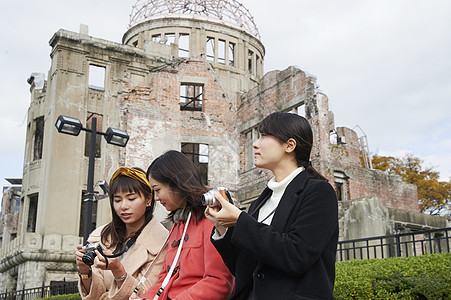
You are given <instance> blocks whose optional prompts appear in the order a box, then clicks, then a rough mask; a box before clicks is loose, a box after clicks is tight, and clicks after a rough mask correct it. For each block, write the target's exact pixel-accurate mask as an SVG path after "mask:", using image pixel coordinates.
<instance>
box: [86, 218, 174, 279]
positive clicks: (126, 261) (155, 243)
mask: <svg viewBox="0 0 451 300" xmlns="http://www.w3.org/2000/svg"><path fill="white" fill-rule="evenodd" d="M104 227H105V225H103V226H100V227H98V228H97V229H96V230H94V231H93V232H92V233H91V235H90V237H89V242H91V243H97V242H100V233H101V232H102V229H103V228H104ZM167 235H168V233H167V230H166V229H165V228H164V227H163V226H162V225H161V224H160V223H159V222H158V221H157V220H156V218H155V216H154V217H153V218H152V220H150V222H149V223H148V224H147V225H146V226H145V227H144V228H143V230H142V231H141V233H140V235H139V236H138V238H137V239H136V242H135V244H134V246H133V247H132V248H131V249H130V250H129V251H128V252H127V254H126V255H125V256H124V258H123V259H122V261H121V262H122V264H123V265H124V267H125V268H126V270H127V272H129V273H130V274H133V273H134V272H135V271H136V270H137V269H138V268H140V267H141V266H142V264H143V262H145V261H147V259H148V256H149V254H150V255H152V256H154V257H155V256H156V255H157V253H158V251H159V250H160V248H161V246H162V245H163V243H164V242H165V241H166V237H167ZM102 247H104V248H105V246H104V245H102ZM113 250H114V249H108V251H109V252H112V251H113Z"/></svg>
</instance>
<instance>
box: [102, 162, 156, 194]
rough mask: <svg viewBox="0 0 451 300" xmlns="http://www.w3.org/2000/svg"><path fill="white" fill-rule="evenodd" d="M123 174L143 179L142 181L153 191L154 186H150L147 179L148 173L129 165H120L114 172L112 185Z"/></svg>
mask: <svg viewBox="0 0 451 300" xmlns="http://www.w3.org/2000/svg"><path fill="white" fill-rule="evenodd" d="M121 175H124V176H127V177H130V178H133V179H136V180H139V181H141V182H142V183H144V184H145V185H147V186H148V187H149V188H150V190H151V191H152V187H151V186H150V183H149V181H148V180H147V177H146V174H144V172H141V171H139V170H136V169H132V168H127V167H120V168H119V169H117V170H116V172H114V174H113V176H111V183H110V185H112V184H113V182H114V181H115V180H116V179H117V178H118V177H119V176H121Z"/></svg>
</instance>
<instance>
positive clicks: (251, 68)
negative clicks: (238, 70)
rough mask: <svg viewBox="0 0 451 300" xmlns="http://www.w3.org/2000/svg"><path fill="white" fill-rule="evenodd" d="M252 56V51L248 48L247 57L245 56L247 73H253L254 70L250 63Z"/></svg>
mask: <svg viewBox="0 0 451 300" xmlns="http://www.w3.org/2000/svg"><path fill="white" fill-rule="evenodd" d="M253 56H254V52H252V51H251V50H249V52H248V58H247V70H248V71H249V73H250V74H251V75H253V74H254V71H253V65H252V59H253Z"/></svg>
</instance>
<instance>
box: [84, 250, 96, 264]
mask: <svg viewBox="0 0 451 300" xmlns="http://www.w3.org/2000/svg"><path fill="white" fill-rule="evenodd" d="M95 258H96V253H95V252H94V251H92V250H90V251H87V252H86V253H85V254H84V255H83V257H82V260H83V262H84V263H85V264H86V265H88V266H92V265H93V264H94V259H95Z"/></svg>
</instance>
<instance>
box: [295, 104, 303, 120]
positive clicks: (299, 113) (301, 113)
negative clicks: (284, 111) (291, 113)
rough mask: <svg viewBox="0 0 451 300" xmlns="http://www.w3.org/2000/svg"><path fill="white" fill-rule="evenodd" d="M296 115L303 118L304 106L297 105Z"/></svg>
mask: <svg viewBox="0 0 451 300" xmlns="http://www.w3.org/2000/svg"><path fill="white" fill-rule="evenodd" d="M296 113H297V114H298V115H300V116H301V117H304V118H305V105H304V104H302V105H299V106H298V107H296Z"/></svg>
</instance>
